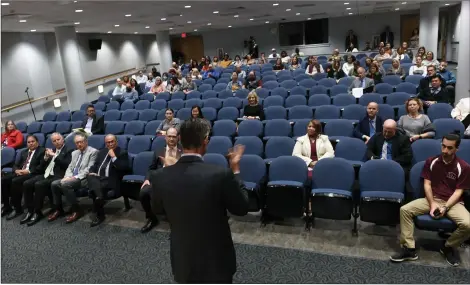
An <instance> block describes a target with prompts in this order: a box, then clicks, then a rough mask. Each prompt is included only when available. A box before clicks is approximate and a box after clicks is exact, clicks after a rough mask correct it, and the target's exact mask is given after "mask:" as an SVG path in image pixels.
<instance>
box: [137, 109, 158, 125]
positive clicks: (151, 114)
mask: <svg viewBox="0 0 470 285" xmlns="http://www.w3.org/2000/svg"><path fill="white" fill-rule="evenodd" d="M156 118H157V111H156V110H153V109H147V110H143V111H140V112H139V121H142V122H149V121H153V120H155V119H156Z"/></svg>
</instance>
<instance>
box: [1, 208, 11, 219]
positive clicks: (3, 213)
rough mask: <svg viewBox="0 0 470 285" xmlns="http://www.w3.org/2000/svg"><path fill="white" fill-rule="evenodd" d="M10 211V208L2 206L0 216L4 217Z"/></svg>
mask: <svg viewBox="0 0 470 285" xmlns="http://www.w3.org/2000/svg"><path fill="white" fill-rule="evenodd" d="M11 211H12V209H11V208H3V209H2V217H5V216H6V215H8V214H10V213H11Z"/></svg>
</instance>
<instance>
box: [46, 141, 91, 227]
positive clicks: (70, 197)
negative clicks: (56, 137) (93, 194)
mask: <svg viewBox="0 0 470 285" xmlns="http://www.w3.org/2000/svg"><path fill="white" fill-rule="evenodd" d="M74 141H75V145H76V147H77V150H75V151H73V152H72V160H71V162H70V164H69V166H68V167H67V170H66V171H65V176H64V178H62V179H61V180H55V181H53V182H52V184H51V189H52V195H53V196H54V207H55V209H54V212H53V213H52V214H51V215H49V218H48V220H49V222H52V221H55V220H57V218H59V217H61V216H63V215H64V214H65V211H64V208H63V206H62V194H63V195H64V196H65V199H66V200H67V202H68V203H69V204H71V208H70V212H71V214H70V216H68V217H67V218H66V220H65V222H66V223H73V222H75V221H76V220H78V219H80V218H81V217H82V215H83V211H82V209H81V207H80V204H79V203H78V199H77V196H76V195H75V191H76V190H78V189H81V188H87V187H88V183H87V179H86V178H87V175H88V173H89V171H90V168H91V167H92V166H93V164H94V163H95V161H96V156H97V155H98V150H96V149H94V148H92V147H91V146H88V139H87V137H86V136H85V135H84V134H81V133H78V134H76V135H75V137H74Z"/></svg>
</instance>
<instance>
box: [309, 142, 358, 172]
mask: <svg viewBox="0 0 470 285" xmlns="http://www.w3.org/2000/svg"><path fill="white" fill-rule="evenodd" d="M366 152H367V145H366V144H365V143H364V142H363V141H362V140H360V139H357V138H348V137H344V138H340V139H339V142H338V143H337V144H336V148H335V157H339V158H344V159H346V160H351V161H364V160H365V158H366ZM315 167H316V166H315Z"/></svg>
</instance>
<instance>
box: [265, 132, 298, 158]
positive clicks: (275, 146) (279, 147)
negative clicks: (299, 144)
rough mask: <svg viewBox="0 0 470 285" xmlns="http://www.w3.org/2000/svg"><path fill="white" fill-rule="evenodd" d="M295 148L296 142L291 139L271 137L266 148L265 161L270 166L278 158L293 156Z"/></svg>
mask: <svg viewBox="0 0 470 285" xmlns="http://www.w3.org/2000/svg"><path fill="white" fill-rule="evenodd" d="M294 146H295V141H294V140H293V139H291V138H289V137H271V138H270V139H269V140H268V141H267V142H266V146H265V147H264V155H265V157H266V158H265V160H264V161H265V162H266V163H267V164H270V163H271V162H272V160H273V159H275V158H277V157H280V156H289V155H292V152H293V151H294Z"/></svg>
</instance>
